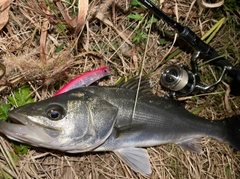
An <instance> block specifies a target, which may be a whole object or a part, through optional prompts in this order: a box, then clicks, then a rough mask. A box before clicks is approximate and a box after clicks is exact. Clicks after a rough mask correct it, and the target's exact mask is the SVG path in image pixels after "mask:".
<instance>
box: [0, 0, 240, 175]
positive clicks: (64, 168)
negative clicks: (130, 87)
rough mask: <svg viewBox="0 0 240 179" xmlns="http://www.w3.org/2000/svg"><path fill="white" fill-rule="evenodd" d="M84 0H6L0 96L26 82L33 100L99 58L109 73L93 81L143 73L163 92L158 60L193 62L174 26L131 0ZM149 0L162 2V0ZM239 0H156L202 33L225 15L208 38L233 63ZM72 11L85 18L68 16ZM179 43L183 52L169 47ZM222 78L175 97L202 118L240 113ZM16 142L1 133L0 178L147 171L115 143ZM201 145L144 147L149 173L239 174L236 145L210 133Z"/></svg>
mask: <svg viewBox="0 0 240 179" xmlns="http://www.w3.org/2000/svg"><path fill="white" fill-rule="evenodd" d="M81 2H85V4H84V3H82V4H81V3H80V7H82V9H80V11H78V8H77V5H78V2H77V1H76V2H75V1H62V3H61V1H37V0H29V1H14V2H12V3H11V7H10V11H9V20H8V22H7V24H5V25H4V27H3V28H2V30H0V36H1V38H0V50H1V51H0V55H1V59H0V62H1V65H0V67H1V69H4V68H2V67H3V66H5V67H6V73H5V75H4V76H3V77H2V79H1V80H0V91H1V94H0V95H1V103H9V98H7V96H14V95H13V91H16V90H18V89H20V87H21V86H22V85H26V84H27V85H28V86H29V87H30V91H31V95H32V96H33V97H34V101H39V100H43V99H46V98H49V97H51V96H52V95H53V94H54V92H56V91H57V90H58V89H59V88H60V87H61V86H63V85H64V84H66V83H67V82H68V81H70V80H71V79H73V78H74V77H76V76H77V75H79V74H82V73H83V72H86V71H90V70H93V69H96V68H98V67H101V66H104V65H108V66H109V67H110V70H111V76H110V77H109V78H105V79H104V80H102V81H100V82H99V85H107V86H109V85H115V84H116V83H117V81H118V80H120V79H122V78H123V77H124V78H131V77H134V76H139V75H142V76H147V77H148V78H149V79H150V81H151V87H152V91H153V93H154V94H156V95H159V96H163V95H164V94H166V93H167V91H165V90H163V89H162V88H161V86H160V85H159V79H160V74H161V70H162V68H163V67H164V66H166V65H168V64H185V65H189V64H190V58H191V53H190V52H191V49H190V48H184V47H185V46H186V45H185V44H184V42H182V41H179V40H177V42H176V43H175V44H174V41H175V37H174V31H173V29H171V28H170V27H169V26H168V25H167V24H166V23H164V22H163V21H162V20H159V21H157V22H156V19H154V18H153V17H152V14H151V13H150V12H149V11H147V10H146V9H145V8H143V7H140V6H139V5H136V1H132V3H133V5H130V1H129V0H122V1H113V0H111V1H110V0H105V1H99V0H92V1H90V2H89V4H88V3H86V2H87V1H81ZM134 2H135V4H134ZM198 2H199V1H198ZM155 3H156V4H158V5H159V6H160V4H159V1H155ZM234 3H235V4H234ZM237 5H239V4H237V1H226V2H225V3H224V5H223V6H221V7H218V8H214V9H209V8H205V7H204V8H202V9H200V6H201V5H200V4H199V3H197V2H196V1H191V0H185V1H184V0H179V1H170V0H165V1H163V2H162V1H161V8H162V9H163V10H164V11H165V12H166V13H167V15H169V16H170V17H172V18H174V19H175V20H177V21H179V22H180V23H181V24H182V25H186V26H188V27H190V28H191V29H192V30H193V31H194V32H195V33H196V34H197V35H198V36H199V37H202V36H203V35H204V34H206V33H207V32H208V31H209V30H210V29H211V28H212V27H213V26H214V24H216V23H217V22H218V21H220V20H221V19H222V18H225V19H224V23H223V25H222V26H221V27H220V29H219V30H218V31H217V33H216V34H215V35H214V36H213V37H212V39H211V41H210V44H211V46H212V47H214V48H215V49H216V50H217V51H218V52H219V54H220V55H224V56H225V58H227V59H228V60H229V61H230V62H231V63H232V64H233V65H237V64H239V63H240V48H239V47H240V34H239V33H240V31H239V30H240V10H239V7H238V6H237ZM86 10H88V11H86ZM78 12H81V14H80V15H79V14H78ZM86 12H87V13H86ZM84 13H85V14H84ZM76 16H78V17H84V18H85V17H86V20H85V21H80V18H78V20H74V17H76ZM0 25H1V24H0ZM179 46H180V47H181V49H182V50H183V52H182V53H180V54H178V55H172V54H173V53H174V52H176V51H177V50H178V49H179ZM199 66H200V72H201V73H200V74H201V81H202V82H203V83H204V84H211V83H213V82H214V81H215V80H216V79H217V78H218V76H219V75H220V72H219V71H220V69H218V68H216V67H214V66H212V65H209V63H204V62H203V61H202V60H201V61H199ZM229 82H230V79H229V78H228V77H226V76H225V77H224V79H223V82H221V83H220V84H219V85H218V87H217V88H216V89H214V90H212V91H208V92H205V93H202V94H197V95H191V96H189V97H187V98H184V99H181V100H184V101H185V102H186V108H187V109H188V110H189V111H190V112H192V113H194V114H196V115H199V116H201V117H205V118H207V119H209V120H220V119H224V118H226V117H231V116H233V115H239V114H240V110H239V106H240V97H239V96H233V95H230V94H229V91H230V88H229V85H228V84H229ZM11 107H12V108H13V107H16V106H14V105H12V106H11ZM15 145H19V144H12V142H11V141H10V140H9V139H7V138H6V137H4V136H2V137H1V138H0V150H1V151H0V152H1V153H0V178H93V179H97V178H145V177H144V176H142V175H140V174H138V173H135V172H133V171H132V170H131V169H130V168H128V167H127V166H126V165H125V164H123V163H122V162H121V161H120V160H119V159H118V158H117V156H116V155H114V154H113V153H112V152H106V153H82V154H71V155H70V154H64V153H59V152H57V151H49V150H46V149H39V148H33V147H31V148H30V149H28V148H27V152H23V154H19V153H17V152H16V150H14V146H15ZM202 147H203V149H202V150H203V152H202V153H200V154H193V153H191V152H189V151H186V150H184V149H182V148H180V147H179V146H177V145H174V144H167V145H163V146H157V147H150V148H148V149H147V150H148V152H149V154H150V158H151V164H152V170H153V172H152V174H151V176H149V177H147V178H173V179H175V178H209V179H211V178H231V179H237V178H240V170H239V163H240V152H237V151H235V150H234V149H233V148H231V147H229V146H228V145H227V144H225V143H222V142H219V141H216V140H213V139H210V138H207V137H206V138H204V139H203V140H202ZM15 148H16V147H15Z"/></svg>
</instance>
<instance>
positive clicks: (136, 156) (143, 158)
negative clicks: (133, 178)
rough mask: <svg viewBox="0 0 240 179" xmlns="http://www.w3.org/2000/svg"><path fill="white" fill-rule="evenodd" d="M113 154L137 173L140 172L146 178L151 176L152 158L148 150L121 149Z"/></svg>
mask: <svg viewBox="0 0 240 179" xmlns="http://www.w3.org/2000/svg"><path fill="white" fill-rule="evenodd" d="M113 152H114V153H115V154H116V155H117V156H118V157H119V158H120V159H121V160H122V161H123V162H124V163H125V164H127V165H128V166H129V167H130V168H131V169H133V170H134V171H135V172H139V173H141V174H142V175H144V176H149V175H150V174H151V172H152V170H151V164H150V158H149V155H148V152H147V150H146V149H142V148H121V149H117V150H114V151H113Z"/></svg>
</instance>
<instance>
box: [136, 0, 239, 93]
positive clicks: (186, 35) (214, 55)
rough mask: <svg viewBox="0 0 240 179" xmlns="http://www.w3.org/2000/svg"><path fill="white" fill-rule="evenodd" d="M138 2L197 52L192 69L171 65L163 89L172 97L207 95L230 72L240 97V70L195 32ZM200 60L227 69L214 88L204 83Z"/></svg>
mask: <svg viewBox="0 0 240 179" xmlns="http://www.w3.org/2000/svg"><path fill="white" fill-rule="evenodd" d="M138 1H139V2H141V3H142V4H143V5H144V6H145V7H146V8H147V9H149V10H151V11H152V12H153V13H154V14H155V16H156V17H157V18H158V19H163V20H164V21H165V22H166V23H167V24H168V25H169V26H171V27H172V28H173V29H174V30H175V31H176V32H177V33H178V36H179V37H180V38H181V39H183V40H184V41H185V42H186V43H187V44H189V45H190V46H191V47H192V48H193V50H194V52H193V54H192V58H191V69H189V68H188V67H187V66H185V65H180V66H178V65H171V66H169V67H167V68H166V69H165V70H164V71H163V72H162V75H161V80H160V82H161V85H163V86H164V87H165V88H167V89H169V90H170V91H171V93H170V96H173V97H181V96H187V95H189V94H191V93H192V92H193V91H194V90H200V91H207V90H209V89H210V88H212V87H214V86H216V85H217V84H219V83H220V82H221V80H222V78H223V76H224V74H225V73H226V72H227V74H228V75H229V76H230V77H232V78H233V81H232V83H231V85H230V86H231V92H232V94H234V95H240V68H239V67H234V66H233V65H232V64H231V63H230V62H229V61H228V60H227V59H225V58H224V57H220V56H219V54H218V52H217V51H216V50H215V49H214V48H212V47H211V46H210V45H208V44H206V43H205V42H204V41H202V40H201V39H200V38H199V37H198V36H197V35H196V34H195V33H194V32H193V31H192V30H191V29H189V28H188V27H187V26H182V25H181V24H179V23H178V22H176V21H174V20H173V19H171V18H170V17H169V16H167V15H166V14H165V13H164V12H163V11H162V10H161V9H160V8H158V7H157V6H156V5H155V4H154V3H153V2H151V1H150V0H138ZM200 58H201V59H203V60H211V63H212V64H213V65H216V66H219V67H221V68H222V69H223V70H222V74H221V75H220V77H219V79H218V80H217V81H216V82H215V83H214V84H211V85H208V86H206V85H202V84H201V83H200V77H199V73H198V64H197V60H198V59H200Z"/></svg>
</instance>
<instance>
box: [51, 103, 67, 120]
mask: <svg viewBox="0 0 240 179" xmlns="http://www.w3.org/2000/svg"><path fill="white" fill-rule="evenodd" d="M47 117H48V118H49V119H50V120H53V121H58V120H61V119H62V118H63V117H64V109H63V107H61V106H50V107H49V108H48V109H47Z"/></svg>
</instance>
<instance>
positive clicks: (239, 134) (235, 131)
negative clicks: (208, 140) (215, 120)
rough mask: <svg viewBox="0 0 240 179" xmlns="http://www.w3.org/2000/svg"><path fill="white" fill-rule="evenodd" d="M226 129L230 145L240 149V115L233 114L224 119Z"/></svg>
mask: <svg viewBox="0 0 240 179" xmlns="http://www.w3.org/2000/svg"><path fill="white" fill-rule="evenodd" d="M223 123H224V125H225V127H226V128H225V129H226V138H225V140H226V141H227V142H228V143H229V145H230V146H232V147H234V148H235V149H237V150H239V151H240V116H233V117H231V118H227V119H225V120H223Z"/></svg>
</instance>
